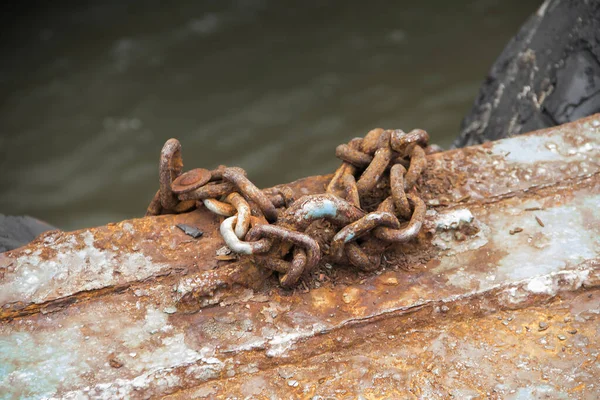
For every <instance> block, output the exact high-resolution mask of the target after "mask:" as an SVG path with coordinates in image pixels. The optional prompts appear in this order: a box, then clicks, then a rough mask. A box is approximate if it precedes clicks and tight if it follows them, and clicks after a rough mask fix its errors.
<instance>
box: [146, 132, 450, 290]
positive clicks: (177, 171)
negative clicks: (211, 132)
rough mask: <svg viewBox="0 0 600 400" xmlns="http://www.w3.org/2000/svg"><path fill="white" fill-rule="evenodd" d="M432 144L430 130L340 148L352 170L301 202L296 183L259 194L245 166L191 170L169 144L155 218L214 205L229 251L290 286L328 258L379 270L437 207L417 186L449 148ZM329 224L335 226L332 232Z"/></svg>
mask: <svg viewBox="0 0 600 400" xmlns="http://www.w3.org/2000/svg"><path fill="white" fill-rule="evenodd" d="M428 143H429V135H428V134H427V132H425V131H424V130H421V129H415V130H413V131H411V132H409V133H405V132H404V131H402V130H399V129H397V130H384V129H379V128H378V129H373V130H371V131H370V132H368V133H367V135H366V136H365V137H364V138H354V139H352V140H350V142H348V143H347V144H342V145H339V146H338V147H337V149H336V152H335V153H336V156H337V157H338V158H340V159H341V160H342V164H341V166H340V167H339V168H338V169H337V170H336V171H335V174H334V175H333V178H332V179H331V181H330V182H329V184H328V186H327V188H326V192H325V193H322V194H313V195H305V196H302V197H300V198H298V199H295V198H294V192H293V191H292V190H291V189H290V188H289V187H287V186H280V187H277V188H271V189H265V190H261V189H259V188H257V187H256V186H255V185H254V184H253V183H252V181H251V180H250V179H249V178H248V177H247V174H246V171H244V170H243V169H241V168H238V167H227V166H224V165H220V166H219V167H217V168H215V169H213V170H207V169H202V168H196V169H192V170H190V171H187V172H185V173H182V170H183V160H182V155H181V144H180V143H179V141H178V140H177V139H169V140H168V141H167V142H166V143H165V145H164V146H163V149H162V151H161V155H160V165H159V182H160V189H159V190H158V191H157V192H156V195H155V196H154V198H153V199H152V202H151V203H150V205H149V206H148V210H147V213H146V215H159V214H168V213H181V212H186V211H189V210H192V209H194V208H197V207H205V208H206V209H208V210H210V211H211V212H213V213H215V214H218V215H221V216H223V217H225V219H224V220H223V221H222V223H221V226H220V233H221V236H222V237H223V240H224V241H225V244H226V247H224V248H226V249H228V251H229V252H232V253H233V254H235V255H237V256H238V258H248V259H249V260H250V261H251V262H252V263H254V264H255V265H257V266H261V267H264V268H267V269H269V270H271V271H275V272H277V273H278V274H279V282H280V284H281V285H282V286H284V287H291V286H294V285H296V284H297V283H298V281H299V280H300V278H301V277H302V275H304V274H306V273H308V272H310V271H312V270H314V269H315V268H316V266H317V265H319V264H320V263H321V261H325V265H327V266H330V265H331V264H332V263H333V264H342V263H346V264H347V263H349V264H351V265H353V266H355V267H357V268H359V269H360V270H363V271H372V270H375V269H377V268H379V266H380V264H381V262H382V255H383V253H384V251H385V249H386V248H387V247H389V246H390V245H391V244H394V243H405V242H409V241H411V240H413V239H415V238H416V237H417V235H418V234H419V232H420V231H421V227H422V226H423V221H424V218H425V213H426V211H427V207H426V205H425V203H424V202H423V200H422V199H421V197H420V196H419V194H418V192H417V191H416V188H415V186H416V185H417V182H418V180H419V178H420V177H421V175H422V173H423V171H424V170H425V168H426V166H427V158H426V155H427V154H430V153H433V152H437V151H439V147H437V146H429V145H428ZM319 224H326V226H327V227H328V230H327V234H325V233H324V231H323V229H322V228H321V225H319ZM217 256H229V253H228V254H217ZM384 261H387V260H384Z"/></svg>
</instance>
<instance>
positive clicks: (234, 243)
mask: <svg viewBox="0 0 600 400" xmlns="http://www.w3.org/2000/svg"><path fill="white" fill-rule="evenodd" d="M237 218H238V217H237V215H234V216H233V217H229V218H226V219H225V220H224V221H223V222H221V228H220V231H221V236H223V240H224V241H225V244H226V245H227V247H229V248H230V249H231V251H233V252H234V253H238V254H259V253H266V252H267V251H269V250H270V249H271V246H272V245H273V241H272V240H270V239H268V238H265V239H260V240H257V241H252V242H247V241H242V240H240V239H239V238H238V237H237V235H236V234H235V232H234V230H233V226H234V224H236V223H237Z"/></svg>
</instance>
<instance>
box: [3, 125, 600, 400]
mask: <svg viewBox="0 0 600 400" xmlns="http://www.w3.org/2000/svg"><path fill="white" fill-rule="evenodd" d="M599 171H600V116H599V115H596V116H593V117H590V118H587V119H584V120H580V121H577V122H575V123H571V124H567V125H563V126H561V127H558V128H553V129H549V130H545V131H539V132H534V133H532V134H529V135H525V136H521V137H517V138H512V139H507V140H503V141H499V142H496V143H490V144H485V145H483V146H477V147H472V148H466V149H459V150H454V151H449V152H444V153H439V154H434V155H431V156H429V165H428V169H427V170H426V171H425V173H424V176H423V180H422V182H421V184H420V192H421V195H422V196H423V198H424V199H425V200H426V201H427V202H428V203H429V204H430V205H431V206H432V209H431V210H430V211H429V212H428V215H427V222H426V225H425V228H424V231H423V232H422V234H421V235H420V236H419V238H418V240H417V241H416V242H414V243H411V244H406V245H403V246H398V247H396V248H394V249H392V250H391V251H389V252H387V253H386V259H387V265H386V266H385V268H382V269H381V270H380V271H377V272H376V273H372V274H365V273H360V272H357V271H355V270H353V269H351V268H343V267H334V268H333V269H330V268H328V266H321V269H319V270H318V271H316V272H315V273H314V277H315V278H316V279H315V280H312V281H309V282H310V288H308V287H306V288H305V287H303V286H300V287H299V288H298V289H297V290H294V291H288V290H283V289H281V288H279V287H278V286H277V280H276V279H274V278H273V277H271V278H267V279H265V278H264V275H263V274H262V271H261V270H258V269H256V268H254V267H253V266H251V265H235V266H234V264H233V263H231V262H228V261H220V260H217V259H216V258H215V255H216V252H217V250H218V249H219V248H220V247H221V246H222V245H223V242H222V241H221V239H220V236H219V234H218V229H217V226H218V223H219V219H218V217H216V216H214V215H212V214H210V213H208V212H206V211H205V210H197V211H194V212H191V213H187V214H181V215H166V216H159V217H152V218H144V219H136V220H130V221H124V222H122V223H119V224H113V225H108V226H105V227H100V228H94V229H89V230H82V231H77V232H72V233H59V232H55V233H49V234H46V235H44V236H42V237H40V238H39V239H38V240H36V241H35V242H33V243H31V244H30V245H28V246H26V247H24V248H21V249H17V250H15V251H12V252H8V253H4V254H0V318H1V320H2V325H1V327H0V393H3V394H4V395H5V397H7V398H13V397H14V398H18V397H30V398H40V397H56V398H86V397H90V398H132V397H133V398H146V397H154V396H165V395H172V396H175V397H180V398H194V397H196V398H202V397H208V398H214V397H216V398H221V397H223V398H225V397H229V398H247V397H249V398H298V397H300V398H306V397H311V396H316V398H328V397H330V398H331V397H333V398H356V397H357V396H359V395H362V396H364V397H365V398H381V397H386V396H387V397H390V398H406V397H417V398H447V397H448V396H450V395H454V396H455V397H457V398H468V397H480V398H529V397H536V396H537V397H543V396H547V397H550V398H570V397H575V398H597V397H598V396H600V388H599V387H598V383H597V382H598V377H599V376H600V364H599V363H598V355H599V354H600V350H599V347H598V335H599V334H600V331H599V324H598V314H600V291H599V290H598V289H596V288H597V287H598V286H599V284H600V257H599V254H600V213H599V211H598V210H599V206H600V174H599ZM328 179H329V177H314V178H307V179H305V180H301V181H298V182H295V183H294V184H293V185H292V187H293V189H294V190H295V191H296V194H297V195H300V194H306V193H316V192H322V191H323V188H324V185H325V184H326V183H327V180H328ZM180 223H184V224H188V225H192V226H196V227H198V228H199V229H200V230H202V231H204V232H205V233H204V236H202V237H201V238H199V239H193V238H191V237H190V236H187V235H185V234H184V233H183V232H182V231H181V230H180V229H179V228H177V227H176V225H177V224H180ZM240 283H242V284H243V285H240ZM540 323H542V324H541V325H540ZM575 331H576V332H575ZM319 396H320V397H319Z"/></svg>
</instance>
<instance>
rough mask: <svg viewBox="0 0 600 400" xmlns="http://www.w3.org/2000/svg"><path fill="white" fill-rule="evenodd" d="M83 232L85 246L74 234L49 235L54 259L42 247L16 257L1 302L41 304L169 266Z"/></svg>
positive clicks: (0, 294) (1, 286) (136, 278)
mask: <svg viewBox="0 0 600 400" xmlns="http://www.w3.org/2000/svg"><path fill="white" fill-rule="evenodd" d="M79 235H80V238H79V239H80V241H81V242H82V243H83V246H82V245H80V244H78V241H77V240H76V239H75V238H74V237H73V236H71V237H69V238H68V239H67V240H64V241H63V242H58V243H56V237H54V236H51V237H48V238H46V239H48V240H49V242H52V248H53V250H55V251H56V255H55V256H54V257H52V258H50V259H46V260H43V259H41V257H40V255H41V250H36V251H34V252H33V253H31V254H29V255H23V256H21V257H19V258H16V259H15V260H14V261H13V270H12V272H7V273H6V275H5V278H4V279H3V280H2V282H1V283H0V305H4V304H9V303H14V302H18V301H23V300H26V301H30V302H33V303H38V304H39V303H43V302H46V301H49V300H52V299H57V298H61V297H66V296H69V295H72V294H75V293H78V292H82V291H88V290H94V289H101V288H105V287H108V286H114V285H117V284H120V283H124V282H128V281H139V280H143V279H146V278H148V277H150V276H152V275H155V274H157V273H159V272H161V271H165V270H167V269H168V268H169V266H168V265H167V264H162V263H156V262H153V261H152V260H151V259H150V257H148V256H145V255H144V254H142V253H130V252H123V253H116V252H113V251H110V250H106V249H99V248H97V247H95V246H94V236H93V234H92V233H91V232H89V231H83V232H81V233H80V234H79Z"/></svg>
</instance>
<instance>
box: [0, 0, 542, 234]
mask: <svg viewBox="0 0 600 400" xmlns="http://www.w3.org/2000/svg"><path fill="white" fill-rule="evenodd" d="M42 4H44V3H42ZM48 4H52V8H50V6H47V7H48V8H47V9H43V8H39V7H38V8H32V9H28V10H25V11H26V12H27V14H26V15H21V16H16V15H9V14H5V15H4V17H3V21H4V22H5V23H4V28H3V31H2V32H3V34H2V36H1V37H0V43H1V44H2V50H3V57H2V58H3V60H2V63H1V64H0V149H1V150H0V151H1V153H0V213H4V214H29V215H32V216H35V217H38V218H41V219H44V220H47V221H48V222H50V223H52V224H54V225H56V226H58V227H60V228H62V229H75V228H81V227H87V226H93V225H101V224H105V223H107V222H111V221H119V220H122V219H125V218H132V217H137V216H142V215H143V213H144V211H145V209H146V206H147V203H148V202H149V201H150V199H151V197H152V195H153V194H154V192H155V191H156V189H157V187H158V171H157V169H158V165H157V164H158V155H159V152H160V149H161V147H162V144H163V143H164V141H165V140H166V139H168V138H170V137H176V138H178V139H179V140H180V141H181V143H182V145H183V159H184V164H185V167H186V169H190V168H195V167H206V168H211V167H214V166H216V165H218V164H227V165H239V166H241V167H243V168H245V169H246V170H247V171H248V174H249V177H250V178H251V179H252V180H253V181H254V182H256V183H257V185H259V186H270V185H273V184H277V183H282V182H285V181H290V180H294V179H297V178H300V177H303V176H306V175H313V174H324V173H329V172H332V171H333V170H334V169H335V168H336V166H337V165H338V164H339V161H338V160H336V159H335V157H334V150H335V146H336V145H337V144H339V143H342V142H347V141H348V140H349V139H350V138H352V137H355V136H363V135H364V134H365V133H366V132H367V131H368V130H369V129H371V128H373V127H378V126H381V127H386V128H402V129H404V130H410V129H412V128H416V127H420V128H424V129H426V130H427V131H428V132H429V133H430V134H431V136H432V138H433V142H436V143H438V144H441V145H442V146H445V147H447V146H449V144H450V143H451V141H452V139H453V138H454V137H455V136H456V134H457V133H458V130H459V126H460V121H461V118H462V116H463V115H464V114H465V113H466V112H467V110H468V109H469V108H470V106H471V104H472V102H473V100H474V98H475V96H476V94H477V90H478V87H479V84H480V83H481V81H482V80H483V78H484V77H485V74H486V73H487V71H488V70H489V68H490V66H491V64H492V62H493V61H494V59H495V58H496V57H497V56H498V54H499V53H500V51H501V50H502V49H503V47H504V45H505V44H506V42H507V41H508V39H509V38H510V37H512V36H513V35H514V34H515V33H516V32H517V30H518V28H519V26H520V25H521V24H522V23H523V22H524V21H525V19H526V18H527V17H528V16H529V15H530V14H531V13H532V12H534V11H535V9H536V8H537V6H538V5H539V4H540V2H539V1H531V0H527V1H522V0H505V1H490V0H484V1H464V0H460V1H459V0H457V1H451V2H450V1H440V0H437V1H431V0H430V1H411V2H400V1H395V2H390V1H385V2H384V1H369V2H365V1H320V2H291V1H289V2H287V1H286V2H284V1H274V0H272V1H259V0H246V1H235V2H231V1H227V2H226V1H189V2H158V1H145V2H141V1H139V2H133V1H102V2H101V1H88V2H78V3H75V2H73V3H72V4H71V3H68V4H67V3H61V2H58V3H56V2H54V3H48ZM21 11H22V10H21Z"/></svg>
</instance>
